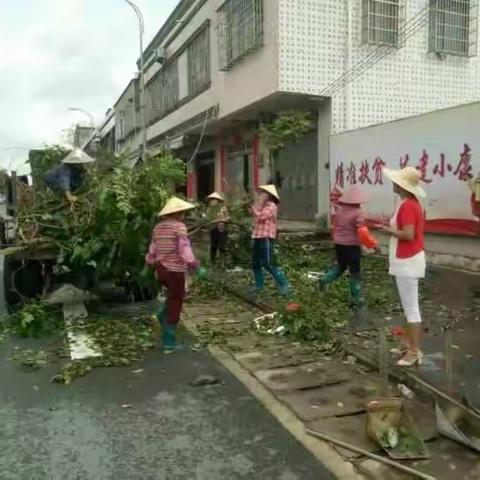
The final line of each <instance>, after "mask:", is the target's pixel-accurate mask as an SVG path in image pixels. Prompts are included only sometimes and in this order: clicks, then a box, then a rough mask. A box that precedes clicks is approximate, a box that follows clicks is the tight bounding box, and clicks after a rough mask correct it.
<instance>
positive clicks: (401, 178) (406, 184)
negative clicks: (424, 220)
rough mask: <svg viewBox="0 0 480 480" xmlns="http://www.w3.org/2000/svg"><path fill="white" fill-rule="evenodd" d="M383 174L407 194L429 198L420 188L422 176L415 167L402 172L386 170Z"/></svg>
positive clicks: (406, 168)
mask: <svg viewBox="0 0 480 480" xmlns="http://www.w3.org/2000/svg"><path fill="white" fill-rule="evenodd" d="M383 173H385V176H386V177H388V178H389V179H390V180H391V181H392V182H393V183H395V184H397V185H398V186H399V187H401V188H403V189H404V190H406V191H407V192H409V193H411V194H412V195H415V196H416V197H417V198H419V197H420V198H424V197H426V196H427V194H426V193H425V190H424V189H423V188H422V187H421V186H420V180H421V178H422V174H421V173H420V172H419V171H418V170H417V169H416V168H415V167H405V168H404V169H402V170H391V169H389V168H384V169H383Z"/></svg>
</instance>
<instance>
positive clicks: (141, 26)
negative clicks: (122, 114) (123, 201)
mask: <svg viewBox="0 0 480 480" xmlns="http://www.w3.org/2000/svg"><path fill="white" fill-rule="evenodd" d="M124 1H125V2H127V3H128V4H129V5H130V6H131V7H132V8H133V10H134V11H135V14H136V15H137V18H138V25H139V32H140V127H141V130H142V159H143V160H145V155H146V153H147V127H146V124H145V74H144V58H143V34H144V32H145V22H144V20H143V15H142V11H141V10H140V8H139V7H138V6H137V5H136V4H135V3H134V2H132V0H124Z"/></svg>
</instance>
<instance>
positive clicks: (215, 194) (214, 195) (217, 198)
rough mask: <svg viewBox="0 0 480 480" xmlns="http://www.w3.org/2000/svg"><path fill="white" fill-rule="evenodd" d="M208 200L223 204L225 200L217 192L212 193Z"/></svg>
mask: <svg viewBox="0 0 480 480" xmlns="http://www.w3.org/2000/svg"><path fill="white" fill-rule="evenodd" d="M207 199H208V200H220V201H221V202H224V201H225V199H224V198H223V196H222V195H220V194H219V193H218V192H213V193H211V194H210V195H209V196H208V197H207Z"/></svg>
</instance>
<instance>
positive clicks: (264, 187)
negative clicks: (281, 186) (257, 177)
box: [258, 185, 280, 200]
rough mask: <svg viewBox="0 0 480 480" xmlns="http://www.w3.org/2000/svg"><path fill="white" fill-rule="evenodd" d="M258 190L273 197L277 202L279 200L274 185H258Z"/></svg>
mask: <svg viewBox="0 0 480 480" xmlns="http://www.w3.org/2000/svg"><path fill="white" fill-rule="evenodd" d="M258 189H259V190H263V191H264V192H267V193H269V194H270V195H273V196H274V197H275V198H276V199H277V200H280V195H279V194H278V191H277V187H276V186H275V185H260V186H259V187H258Z"/></svg>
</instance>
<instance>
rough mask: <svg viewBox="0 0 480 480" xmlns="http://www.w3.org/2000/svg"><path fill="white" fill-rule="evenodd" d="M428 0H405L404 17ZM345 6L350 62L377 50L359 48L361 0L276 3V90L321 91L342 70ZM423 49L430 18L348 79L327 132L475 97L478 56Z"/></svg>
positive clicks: (479, 88) (479, 93)
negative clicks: (444, 54) (349, 29)
mask: <svg viewBox="0 0 480 480" xmlns="http://www.w3.org/2000/svg"><path fill="white" fill-rule="evenodd" d="M427 3H428V0H406V18H407V20H408V19H409V18H411V17H412V16H414V15H415V14H416V13H417V12H418V11H419V10H420V9H421V8H423V7H424V6H425V5H427ZM348 5H350V6H351V9H352V10H351V18H352V22H351V27H352V38H351V51H350V53H351V55H350V56H351V58H350V63H351V65H355V64H356V63H357V62H358V61H359V60H361V59H362V58H364V57H365V56H366V55H368V54H369V53H370V52H371V51H372V50H373V49H375V48H377V47H375V46H368V45H361V31H362V25H361V19H362V0H320V1H311V0H279V23H280V26H281V29H280V40H279V41H280V45H279V48H280V58H279V68H280V80H279V84H280V90H284V91H290V92H302V93H310V94H320V93H321V92H322V90H323V89H325V87H327V86H328V85H330V84H331V82H333V81H334V80H336V79H338V78H339V77H340V75H342V74H343V73H344V72H345V71H346V66H347V64H348V55H347V53H348V45H349V42H348V38H347V27H348V22H347V19H348ZM427 47H428V22H426V23H425V26H424V27H423V29H422V30H421V31H419V33H417V34H416V35H414V36H412V37H411V38H410V39H408V41H407V44H406V46H405V47H403V48H400V49H398V50H396V51H395V52H394V53H393V54H390V55H389V56H388V57H386V58H384V59H383V60H381V61H380V62H379V63H378V64H376V65H375V66H373V67H372V68H370V69H369V70H368V71H367V72H365V73H364V74H363V75H361V76H360V77H359V78H357V79H356V80H355V81H354V82H352V83H351V85H350V92H348V89H347V91H346V90H345V89H342V90H340V91H338V93H336V94H335V95H334V98H333V118H332V133H338V132H342V131H345V130H349V129H354V128H360V127H364V126H367V125H371V124H376V123H382V122H386V121H391V120H394V119H397V118H401V117H407V116H412V115H417V114H420V113H425V112H428V111H431V110H436V109H439V108H446V107H450V106H454V105H458V104H461V103H468V102H472V101H476V100H480V81H479V79H480V59H479V57H473V58H461V57H452V56H447V57H446V58H445V59H443V60H441V59H439V58H438V57H437V56H435V55H432V54H428V53H427V50H428V48H427ZM346 93H347V94H348V95H346ZM346 98H349V102H348V104H347V103H346Z"/></svg>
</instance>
